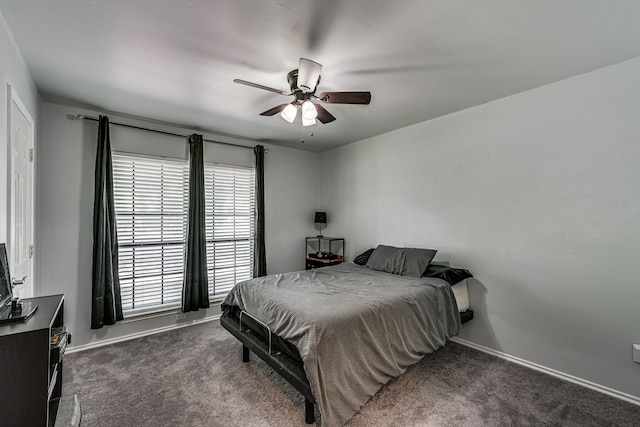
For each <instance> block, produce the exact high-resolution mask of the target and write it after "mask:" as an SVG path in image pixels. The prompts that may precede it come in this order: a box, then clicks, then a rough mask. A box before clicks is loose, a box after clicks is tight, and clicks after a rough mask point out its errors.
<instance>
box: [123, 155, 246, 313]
mask: <svg viewBox="0 0 640 427" xmlns="http://www.w3.org/2000/svg"><path fill="white" fill-rule="evenodd" d="M113 172H114V194H115V209H116V220H117V225H118V246H119V262H120V269H119V272H120V285H121V293H122V307H123V310H124V311H130V310H134V309H141V308H150V307H162V306H166V305H177V304H179V303H180V299H181V293H182V281H183V267H184V248H185V236H186V214H187V204H188V185H189V184H188V163H187V162H184V161H179V160H171V159H164V158H162V159H160V158H149V157H139V156H134V155H130V154H123V153H114V154H113ZM254 176H255V173H254V170H253V169H251V168H239V167H232V166H221V165H214V164H205V198H206V217H207V229H206V232H207V262H208V268H209V294H210V296H217V295H222V294H224V293H226V292H228V291H229V289H231V287H232V286H233V285H234V284H235V283H236V282H238V281H241V280H245V279H249V278H251V276H252V268H253V239H254V226H253V224H254V211H255V210H254V200H255V195H254Z"/></svg>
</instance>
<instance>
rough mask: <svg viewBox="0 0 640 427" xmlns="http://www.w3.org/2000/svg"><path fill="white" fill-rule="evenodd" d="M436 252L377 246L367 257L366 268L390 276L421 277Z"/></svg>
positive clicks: (432, 250)
mask: <svg viewBox="0 0 640 427" xmlns="http://www.w3.org/2000/svg"><path fill="white" fill-rule="evenodd" d="M436 252H437V251H436V250H434V249H416V248H396V247H394V246H385V245H378V247H377V248H376V249H375V250H374V251H373V253H372V254H371V256H370V257H369V260H368V261H367V267H369V268H370V269H372V270H378V271H384V272H386V273H391V274H399V275H402V276H410V277H422V274H423V273H424V272H425V270H426V269H427V267H428V266H429V263H430V262H431V260H432V259H433V257H434V256H435V255H436Z"/></svg>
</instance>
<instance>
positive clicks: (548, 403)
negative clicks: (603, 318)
mask: <svg viewBox="0 0 640 427" xmlns="http://www.w3.org/2000/svg"><path fill="white" fill-rule="evenodd" d="M63 375H64V384H63V395H70V394H73V393H75V394H77V395H78V398H79V399H80V404H81V406H82V426H83V427H92V426H93V427H102V426H109V427H111V426H118V427H129V426H132V427H133V426H135V427H140V426H149V427H151V426H153V427H160V426H185V427H191V426H193V427H196V426H225V427H234V426H249V427H252V426H265V427H266V426H274V427H275V426H278V427H280V426H305V425H306V424H305V423H304V401H303V398H302V396H301V395H300V394H299V393H298V392H297V391H296V390H295V389H294V388H293V387H291V386H290V385H289V384H288V383H286V382H285V381H284V380H283V379H282V378H280V377H279V376H278V375H277V374H275V373H274V372H273V371H272V370H271V369H270V368H269V367H268V366H267V365H266V364H265V363H264V362H262V361H261V360H260V359H259V358H258V357H256V356H255V355H253V354H252V355H251V362H250V363H248V364H245V363H242V347H241V344H240V343H239V342H238V341H237V340H236V339H235V338H234V337H233V336H231V335H230V334H229V333H228V332H227V331H226V330H224V329H223V328H222V327H221V326H220V324H219V322H218V321H212V322H206V323H202V324H198V325H195V326H189V327H185V328H182V329H178V330H175V331H170V332H165V333H162V334H156V335H152V336H148V337H144V338H138V339H135V340H130V341H126V342H122V343H118V344H114V345H110V346H105V347H101V348H97V349H92V350H87V351H83V352H78V353H71V354H68V355H67V356H66V357H65V363H64V373H63ZM316 418H317V419H319V413H318V412H317V409H316ZM320 424H321V423H317V424H316V425H320ZM346 425H347V426H349V427H364V426H367V427H371V426H416V427H417V426H581V427H583V426H640V406H637V405H633V404H631V403H628V402H625V401H621V400H618V399H615V398H613V397H610V396H607V395H604V394H601V393H598V392H595V391H592V390H589V389H586V388H584V387H580V386H578V385H575V384H572V383H569V382H566V381H563V380H560V379H558V378H555V377H551V376H549V375H545V374H543V373H540V372H537V371H534V370H531V369H528V368H526V367H523V366H520V365H517V364H515V363H511V362H508V361H505V360H502V359H499V358H497V357H494V356H491V355H488V354H485V353H482V352H480V351H477V350H474V349H471V348H468V347H465V346H463V345H460V344H457V343H454V342H449V343H448V344H447V345H446V347H444V348H442V349H440V350H439V351H437V352H435V353H433V354H430V355H427V356H426V357H425V358H424V359H423V360H422V361H420V362H419V363H417V364H416V365H415V366H413V367H412V368H411V369H410V370H408V371H407V372H406V373H405V374H404V375H402V376H400V377H399V378H397V379H395V380H392V381H391V382H390V383H388V384H387V385H386V386H384V387H383V388H382V389H381V390H380V391H379V392H378V393H377V394H376V395H375V396H374V397H373V398H371V399H370V400H369V402H367V403H366V404H365V406H363V407H362V409H361V410H360V412H358V413H357V414H356V415H355V416H354V417H353V418H352V419H351V420H350V421H349V422H348V423H347V424H346Z"/></svg>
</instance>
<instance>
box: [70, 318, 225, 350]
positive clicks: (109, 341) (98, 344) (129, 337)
mask: <svg viewBox="0 0 640 427" xmlns="http://www.w3.org/2000/svg"><path fill="white" fill-rule="evenodd" d="M217 319H220V315H219V314H218V315H215V316H211V317H205V318H204V319H197V320H192V321H189V322H182V323H178V324H175V325H169V326H163V327H162V328H156V329H150V330H148V331H143V332H137V333H135V334H129V335H123V336H121V337H116V338H110V339H105V340H100V341H98V342H95V343H89V344H83V345H78V346H73V347H69V348H67V349H66V351H65V353H67V354H69V353H77V352H80V351H85V350H91V349H94V348H99V347H104V346H106V345H111V344H115V343H118V342H123V341H129V340H133V339H136V338H142V337H146V336H149V335H154V334H159V333H161V332H167V331H172V330H174V329H180V328H185V327H187V326H193V325H197V324H199V323H205V322H211V321H212V320H217Z"/></svg>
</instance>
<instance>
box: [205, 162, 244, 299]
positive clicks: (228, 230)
mask: <svg viewBox="0 0 640 427" xmlns="http://www.w3.org/2000/svg"><path fill="white" fill-rule="evenodd" d="M204 175H205V192H206V195H205V198H206V218H207V267H208V269H209V295H220V294H225V293H227V292H229V290H231V288H232V287H233V285H235V284H236V283H237V282H240V281H242V280H248V279H250V278H251V276H252V271H253V240H254V222H255V221H254V213H255V203H254V201H255V190H254V188H255V186H254V179H255V170H254V169H249V168H238V167H229V166H221V165H205V171H204Z"/></svg>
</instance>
